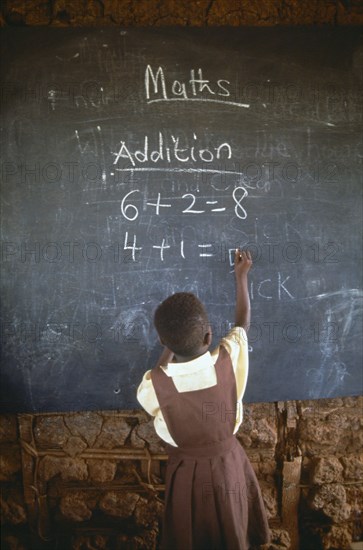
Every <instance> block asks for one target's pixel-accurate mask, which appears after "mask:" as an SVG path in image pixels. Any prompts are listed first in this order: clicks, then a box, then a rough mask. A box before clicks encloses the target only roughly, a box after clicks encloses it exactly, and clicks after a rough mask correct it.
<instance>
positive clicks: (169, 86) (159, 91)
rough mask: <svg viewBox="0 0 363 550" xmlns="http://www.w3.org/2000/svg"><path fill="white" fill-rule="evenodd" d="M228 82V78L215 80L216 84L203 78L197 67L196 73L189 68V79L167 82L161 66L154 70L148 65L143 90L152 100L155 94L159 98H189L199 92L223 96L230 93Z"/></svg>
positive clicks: (147, 97)
mask: <svg viewBox="0 0 363 550" xmlns="http://www.w3.org/2000/svg"><path fill="white" fill-rule="evenodd" d="M229 84H230V82H229V81H228V80H217V82H216V84H214V85H213V84H211V82H210V81H209V80H207V79H205V78H203V73H202V69H198V74H197V75H196V73H195V70H194V69H191V71H190V79H189V80H188V81H186V82H181V81H180V80H173V81H170V82H168V83H167V81H166V79H165V74H164V70H163V68H162V67H158V68H157V70H156V72H154V71H153V70H152V68H151V67H150V65H148V66H147V67H146V70H145V92H146V99H147V100H149V101H153V100H154V98H155V96H158V97H159V98H161V99H164V100H168V99H173V98H174V99H175V98H182V99H190V98H196V97H198V95H199V97H200V94H203V93H204V97H205V94H208V95H209V94H210V96H216V95H217V96H224V97H228V96H229V95H230V93H229V90H228V88H227V86H228V85H229Z"/></svg>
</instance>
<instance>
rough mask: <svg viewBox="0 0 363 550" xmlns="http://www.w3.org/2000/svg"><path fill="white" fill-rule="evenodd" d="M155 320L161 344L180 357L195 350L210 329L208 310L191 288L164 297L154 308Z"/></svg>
mask: <svg viewBox="0 0 363 550" xmlns="http://www.w3.org/2000/svg"><path fill="white" fill-rule="evenodd" d="M154 324H155V328H156V330H157V332H158V334H159V336H160V339H161V340H162V342H163V344H164V345H165V346H167V347H168V348H169V349H170V350H171V351H173V352H174V353H176V354H177V355H181V356H183V357H192V356H193V355H196V354H198V352H199V350H200V348H201V347H202V346H203V344H204V343H205V342H204V338H205V335H206V333H207V332H208V330H209V321H208V316H207V312H206V310H205V308H204V306H203V304H202V303H201V302H200V300H198V298H197V297H196V296H194V294H192V293H191V292H177V293H176V294H173V295H172V296H169V298H167V299H166V300H164V301H163V302H162V303H161V304H160V305H159V306H158V308H157V309H156V311H155V314H154Z"/></svg>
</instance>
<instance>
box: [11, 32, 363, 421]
mask: <svg viewBox="0 0 363 550" xmlns="http://www.w3.org/2000/svg"><path fill="white" fill-rule="evenodd" d="M360 34H361V32H360V30H359V29H303V28H291V29H290V28H269V29H251V28H250V29H242V28H241V29H230V28H220V29H181V28H165V29H121V28H112V29H50V28H40V29H5V30H3V32H2V35H1V36H2V38H1V40H2V49H3V60H4V61H3V68H2V71H3V74H2V88H1V93H2V106H3V111H2V133H1V134H2V137H1V140H2V141H1V150H2V211H1V220H2V221H1V224H2V225H1V260H2V278H1V285H2V286H1V293H2V312H1V315H2V317H1V344H2V370H1V392H2V393H1V399H2V410H3V411H68V410H92V409H128V408H134V407H138V403H137V401H136V398H135V393H136V388H137V386H138V384H139V382H140V380H141V377H142V375H143V372H144V371H145V370H146V369H147V368H151V367H152V366H153V365H154V362H155V360H156V359H157V357H158V355H159V352H160V346H159V344H158V342H157V337H156V333H155V331H154V329H153V326H152V315H153V311H154V309H155V307H156V306H157V304H158V303H159V302H160V301H161V300H162V299H164V298H165V297H167V296H168V295H169V294H171V293H173V292H176V291H192V292H194V293H196V294H197V295H198V296H199V297H200V299H201V300H202V301H203V302H204V303H205V304H206V307H207V309H208V312H209V315H210V320H211V324H212V327H213V331H214V344H216V343H217V342H218V339H219V338H220V337H221V336H223V334H224V333H225V332H226V331H227V330H228V329H229V327H230V326H232V325H233V320H234V299H235V289H234V275H233V265H232V257H233V253H231V251H233V249H234V248H235V247H236V246H240V247H248V248H249V249H250V250H251V252H252V254H253V257H254V267H253V270H252V272H251V276H250V294H251V303H252V325H251V329H250V333H249V338H250V339H249V347H250V375H249V382H248V388H247V392H246V396H245V400H246V401H250V402H256V401H275V400H286V399H308V398H309V399H315V398H320V397H334V396H343V395H345V396H348V395H355V394H359V393H360V392H361V389H362V374H361V359H362V341H361V335H360V333H361V321H362V291H361V229H362V228H361V221H362V216H361V188H362V157H363V148H362V97H363V96H362V86H361V85H362V59H363V47H362V42H361V39H360Z"/></svg>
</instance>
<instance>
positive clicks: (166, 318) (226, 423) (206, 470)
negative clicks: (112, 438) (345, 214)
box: [137, 249, 269, 550]
mask: <svg viewBox="0 0 363 550" xmlns="http://www.w3.org/2000/svg"><path fill="white" fill-rule="evenodd" d="M251 265H252V260H251V255H250V253H249V252H244V251H242V252H241V251H240V250H239V249H237V250H236V253H235V277H236V289H237V299H236V319H235V327H234V328H233V329H232V330H231V331H230V332H229V334H228V335H227V336H226V337H225V338H223V339H222V340H221V342H220V345H219V347H218V348H217V350H215V351H213V352H212V353H210V352H209V351H208V348H209V346H210V344H211V341H212V334H211V328H210V325H209V322H208V318H207V314H206V312H205V309H204V306H203V305H202V304H201V302H200V301H199V300H198V299H197V298H196V297H195V296H194V295H193V294H190V293H184V292H181V293H177V294H174V295H172V296H170V297H169V298H167V299H166V300H165V301H164V302H162V303H161V304H160V305H159V307H158V308H157V310H156V312H155V317H154V322H155V327H156V330H157V332H158V334H159V338H160V342H161V343H162V344H163V345H164V346H165V348H164V351H163V353H162V355H161V357H160V359H159V361H158V363H157V365H156V367H155V368H154V369H152V370H151V371H147V372H146V373H145V375H144V378H143V380H142V382H141V384H140V386H139V388H138V393H137V398H138V400H139V402H140V403H141V405H142V406H143V407H144V408H145V409H146V411H147V412H148V413H149V414H151V415H152V416H154V417H155V419H154V425H155V429H156V432H157V433H158V435H159V436H160V437H161V438H162V439H163V440H164V441H165V442H166V443H167V444H168V445H167V446H168V455H169V456H168V464H167V471H166V488H165V513H164V522H163V529H162V547H163V548H164V549H165V550H174V549H175V550H222V549H223V550H247V549H248V548H250V547H251V546H252V545H259V544H265V543H267V542H269V530H268V524H267V519H266V514H265V510H264V505H263V501H262V497H261V493H260V489H259V486H258V482H257V479H256V476H255V474H254V471H253V469H252V466H251V464H250V462H249V460H248V458H247V456H246V454H245V452H244V450H243V448H242V447H241V445H240V444H239V442H238V441H237V439H236V437H235V436H234V434H235V433H236V431H237V430H238V427H239V426H240V424H241V422H242V397H243V394H244V391H245V387H246V381H247V374H248V349H247V337H246V331H247V330H248V327H249V323H250V300H249V295H248V288H247V274H248V271H249V269H250V267H251Z"/></svg>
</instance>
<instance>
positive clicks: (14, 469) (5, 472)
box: [0, 445, 21, 481]
mask: <svg viewBox="0 0 363 550" xmlns="http://www.w3.org/2000/svg"><path fill="white" fill-rule="evenodd" d="M20 471H21V455H20V448H19V446H18V445H7V446H4V447H2V448H1V451H0V481H11V480H12V479H14V476H15V475H16V474H17V473H18V472H20Z"/></svg>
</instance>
